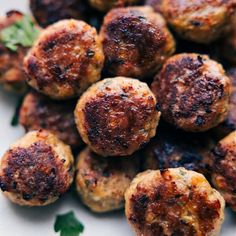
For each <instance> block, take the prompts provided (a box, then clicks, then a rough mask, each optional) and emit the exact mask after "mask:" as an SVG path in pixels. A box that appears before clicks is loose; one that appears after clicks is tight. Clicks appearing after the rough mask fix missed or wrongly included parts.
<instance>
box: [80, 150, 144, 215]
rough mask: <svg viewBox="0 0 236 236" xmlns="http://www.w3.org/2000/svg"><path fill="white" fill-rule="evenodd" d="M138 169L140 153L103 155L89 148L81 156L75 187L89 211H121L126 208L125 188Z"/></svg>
mask: <svg viewBox="0 0 236 236" xmlns="http://www.w3.org/2000/svg"><path fill="white" fill-rule="evenodd" d="M139 168H140V165H139V158H138V157H137V156H132V157H127V158H122V159H121V158H116V157H110V158H104V157H101V156H98V155H96V154H95V153H93V152H92V151H91V150H90V149H89V148H86V149H84V150H83V151H82V152H81V153H80V154H79V156H78V163H77V168H76V171H77V174H76V189H77V191H78V194H79V196H80V198H81V199H82V201H83V203H84V204H85V205H86V206H87V207H88V208H89V209H90V210H92V211H94V212H99V213H102V212H109V211H113V210H118V209H121V208H123V207H124V193H125V190H126V189H127V188H128V187H129V185H130V182H131V181H132V179H133V178H134V177H135V175H136V174H137V173H138V171H139Z"/></svg>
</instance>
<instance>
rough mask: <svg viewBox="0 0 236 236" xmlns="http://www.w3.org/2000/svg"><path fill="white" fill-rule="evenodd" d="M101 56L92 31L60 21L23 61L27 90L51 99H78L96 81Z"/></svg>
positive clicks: (43, 36) (70, 22)
mask: <svg viewBox="0 0 236 236" xmlns="http://www.w3.org/2000/svg"><path fill="white" fill-rule="evenodd" d="M103 61H104V55H103V51H102V45H101V43H100V40H99V38H98V35H97V33H96V30H95V28H92V27H91V26H89V25H88V24H86V23H85V22H83V21H77V20H62V21H60V22H57V23H55V24H53V25H51V26H49V27H48V28H46V29H45V30H44V31H43V32H42V33H41V35H40V36H39V38H38V40H37V41H36V43H35V45H34V46H33V47H32V49H31V50H30V52H29V53H28V55H27V57H26V58H25V60H24V69H25V72H26V74H27V77H28V78H27V81H28V83H29V85H30V86H32V87H33V88H35V89H36V90H38V91H39V92H42V93H44V94H45V95H48V96H49V97H51V98H54V99H68V98H71V97H76V96H79V95H81V93H82V92H84V91H85V90H86V89H87V88H88V87H89V86H90V85H91V84H92V83H94V82H96V81H97V80H99V78H100V74H101V70H102V67H103Z"/></svg>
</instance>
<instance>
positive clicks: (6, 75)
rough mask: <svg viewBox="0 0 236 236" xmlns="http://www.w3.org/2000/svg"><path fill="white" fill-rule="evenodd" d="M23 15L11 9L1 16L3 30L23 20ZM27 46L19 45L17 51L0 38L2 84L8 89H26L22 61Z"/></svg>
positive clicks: (0, 80)
mask: <svg viewBox="0 0 236 236" xmlns="http://www.w3.org/2000/svg"><path fill="white" fill-rule="evenodd" d="M22 18H23V15H22V14H21V13H20V12H18V11H10V12H8V13H7V14H6V17H1V18H0V34H1V31H2V30H3V29H5V28H7V27H9V26H11V25H13V24H14V23H16V22H18V21H20V20H22ZM27 50H28V49H27V48H24V47H20V46H19V47H18V49H17V51H16V52H13V51H11V50H10V49H8V48H6V47H5V46H4V44H3V43H1V40H0V84H2V85H3V87H4V88H5V89H6V90H10V91H15V92H18V93H23V92H24V91H25V90H26V87H27V86H26V78H25V75H24V73H23V68H22V61H23V58H24V56H25V54H26V52H27Z"/></svg>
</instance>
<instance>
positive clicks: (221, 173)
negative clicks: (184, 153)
mask: <svg viewBox="0 0 236 236" xmlns="http://www.w3.org/2000/svg"><path fill="white" fill-rule="evenodd" d="M210 159H211V160H212V164H211V167H212V182H213V185H214V186H215V188H216V189H218V190H219V191H220V193H221V194H222V195H223V197H224V199H225V201H226V203H227V204H228V205H229V206H230V207H231V209H232V210H234V211H236V131H234V132H232V133H230V134H229V135H228V136H226V137H225V138H224V139H222V140H221V141H220V142H219V144H218V145H217V146H216V147H215V149H214V150H213V151H212V153H211V156H210Z"/></svg>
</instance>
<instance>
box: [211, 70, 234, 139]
mask: <svg viewBox="0 0 236 236" xmlns="http://www.w3.org/2000/svg"><path fill="white" fill-rule="evenodd" d="M227 74H228V76H229V78H230V80H231V84H232V92H231V96H230V103H229V111H228V115H227V117H226V119H225V120H224V122H223V123H221V124H220V125H218V126H217V127H216V128H214V129H213V130H212V131H213V134H214V135H215V137H216V139H217V140H218V141H219V140H220V139H222V138H224V137H225V136H226V135H228V134H230V133H231V132H232V131H234V130H236V69H235V68H232V69H230V70H229V71H228V73H227Z"/></svg>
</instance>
